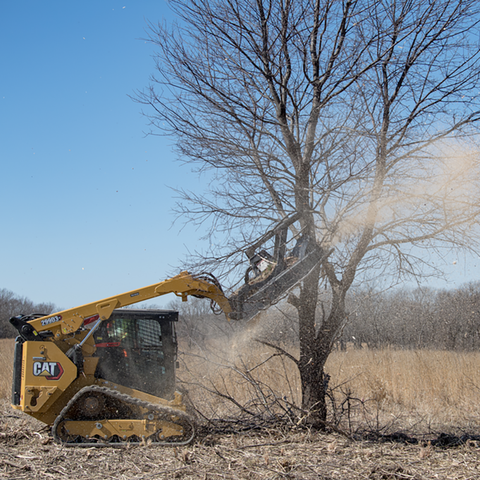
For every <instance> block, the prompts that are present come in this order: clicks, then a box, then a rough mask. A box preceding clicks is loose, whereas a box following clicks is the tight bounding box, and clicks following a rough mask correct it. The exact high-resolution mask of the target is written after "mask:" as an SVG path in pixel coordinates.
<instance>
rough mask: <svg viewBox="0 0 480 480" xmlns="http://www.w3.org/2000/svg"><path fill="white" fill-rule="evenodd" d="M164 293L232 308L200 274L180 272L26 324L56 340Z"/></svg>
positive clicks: (225, 298)
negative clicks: (118, 309) (49, 334)
mask: <svg viewBox="0 0 480 480" xmlns="http://www.w3.org/2000/svg"><path fill="white" fill-rule="evenodd" d="M167 293H175V295H177V296H180V297H182V300H183V301H186V300H187V297H188V296H189V295H194V296H197V297H206V298H209V299H211V300H213V301H214V302H215V303H217V304H218V305H219V306H220V308H221V309H222V310H223V312H224V313H225V315H226V316H227V317H228V315H229V314H230V313H231V311H232V308H231V306H230V303H229V301H228V299H227V297H225V295H224V294H223V292H222V289H221V288H220V286H219V285H216V284H215V283H214V282H211V281H209V280H208V279H205V278H203V277H197V276H193V275H191V274H190V273H188V272H182V273H180V274H179V275H176V276H175V277H172V278H169V279H167V280H164V281H163V282H160V283H155V284H153V285H149V286H147V287H143V288H140V289H137V290H132V291H130V292H125V293H122V294H120V295H115V296H113V297H108V298H104V299H103V300H98V301H96V302H92V303H87V304H85V305H81V306H79V307H75V308H70V309H68V310H63V311H61V312H57V313H52V314H50V315H46V316H44V317H40V318H35V319H33V320H30V321H29V322H28V323H29V324H30V325H31V326H32V327H33V328H34V329H35V331H36V332H42V331H46V330H48V331H50V332H52V334H53V337H54V338H55V339H59V338H60V337H62V336H64V335H69V334H71V333H74V332H76V331H77V330H78V329H79V328H80V327H81V326H82V325H83V324H84V323H85V324H87V323H90V322H93V321H96V320H102V321H103V320H107V319H108V318H109V317H110V315H111V314H112V312H113V310H115V309H116V308H121V307H125V306H127V305H132V304H134V303H138V302H143V301H144V300H149V299H151V298H155V297H158V296H161V295H166V294H167Z"/></svg>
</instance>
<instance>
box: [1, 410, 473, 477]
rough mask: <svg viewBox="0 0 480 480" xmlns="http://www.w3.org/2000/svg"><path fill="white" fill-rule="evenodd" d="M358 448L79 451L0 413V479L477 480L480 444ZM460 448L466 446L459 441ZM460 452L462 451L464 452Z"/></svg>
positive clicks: (204, 442)
mask: <svg viewBox="0 0 480 480" xmlns="http://www.w3.org/2000/svg"><path fill="white" fill-rule="evenodd" d="M448 439H449V441H446V442H442V441H440V442H438V438H437V439H436V441H435V439H434V440H433V441H432V442H428V441H427V440H426V439H422V440H421V441H419V442H418V443H415V444H412V443H406V442H405V440H411V438H406V437H405V438H402V436H399V437H395V436H393V437H389V438H380V439H379V438H372V439H370V440H352V439H349V438H346V437H344V436H342V435H339V434H336V433H330V434H321V433H311V432H307V431H291V432H288V433H285V432H278V431H275V430H269V431H267V432H262V433H258V432H256V433H254V432H250V433H242V434H228V435H227V434H223V435H222V434H206V435H203V436H201V437H200V438H198V439H197V440H196V441H195V442H194V443H193V444H192V445H190V446H188V447H178V448H173V447H168V448H167V447H155V446H149V445H145V446H136V447H120V448H110V447H108V448H72V447H61V446H59V445H56V444H54V443H52V440H51V438H50V436H49V435H48V431H47V430H46V429H45V428H43V425H42V424H40V423H37V422H35V421H33V420H31V419H30V418H29V417H28V416H26V415H23V414H21V413H19V412H16V411H13V410H11V409H9V408H8V406H7V405H2V408H0V478H8V479H49V478H53V479H63V478H70V479H71V480H83V479H89V480H91V479H125V480H130V479H136V480H140V479H176V478H191V479H202V480H206V479H212V480H213V479H299V480H300V479H302V480H307V479H312V480H313V479H324V480H327V479H346V480H349V479H375V480H377V479H415V480H421V479H478V478H480V442H479V441H478V440H477V439H476V437H470V438H467V437H465V438H463V439H461V440H462V441H453V440H455V438H454V437H448ZM457 440H459V438H457ZM458 444H460V445H458Z"/></svg>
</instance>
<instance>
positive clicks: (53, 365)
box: [33, 362, 63, 380]
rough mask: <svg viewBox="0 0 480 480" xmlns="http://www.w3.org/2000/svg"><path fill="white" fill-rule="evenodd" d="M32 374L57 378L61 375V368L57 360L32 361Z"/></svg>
mask: <svg viewBox="0 0 480 480" xmlns="http://www.w3.org/2000/svg"><path fill="white" fill-rule="evenodd" d="M33 374H34V375H35V376H36V377H45V378H46V379H47V380H58V379H59V378H60V377H61V376H62V375H63V368H62V366H61V365H60V364H59V363H58V362H34V363H33Z"/></svg>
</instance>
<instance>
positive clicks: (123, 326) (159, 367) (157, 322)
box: [94, 308, 178, 400]
mask: <svg viewBox="0 0 480 480" xmlns="http://www.w3.org/2000/svg"><path fill="white" fill-rule="evenodd" d="M176 321H178V312H176V311H174V310H147V309H128V308H127V309H118V310H114V311H113V313H112V315H111V316H110V318H109V319H108V320H106V321H105V322H102V323H101V324H100V326H99V328H98V330H97V331H96V332H95V334H94V338H95V346H96V347H97V351H96V352H95V356H97V357H99V358H100V361H99V362H98V367H97V371H96V373H95V375H96V377H98V378H102V379H104V380H108V381H110V382H113V383H118V384H119V385H123V386H125V387H129V388H133V389H135V390H140V391H142V392H145V393H149V394H151V395H155V396H158V397H161V398H165V399H167V400H169V399H172V398H173V397H174V392H175V366H176V359H177V340H176V336H175V322H176Z"/></svg>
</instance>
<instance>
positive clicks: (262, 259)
mask: <svg viewBox="0 0 480 480" xmlns="http://www.w3.org/2000/svg"><path fill="white" fill-rule="evenodd" d="M293 221H294V219H290V221H289V222H288V223H287V222H283V223H282V224H280V225H279V226H278V227H277V228H275V229H274V230H272V231H271V232H269V234H267V235H265V236H264V237H262V239H261V240H260V241H259V242H257V243H256V244H255V245H253V246H252V247H250V248H249V249H248V250H247V251H246V255H247V256H248V258H249V260H250V267H249V268H248V269H247V272H246V275H245V284H244V285H243V286H242V287H241V288H240V289H239V290H237V291H236V292H235V293H234V294H233V295H232V296H231V297H230V298H229V301H230V304H231V307H232V310H233V312H232V313H230V315H229V317H230V318H231V319H233V320H250V319H251V318H253V317H254V316H255V315H257V314H258V313H259V312H260V311H261V310H264V309H265V308H268V307H269V306H271V305H274V304H275V303H277V302H278V301H279V300H280V299H281V298H282V297H283V296H284V295H285V294H286V293H287V292H288V291H289V290H290V289H292V288H293V287H294V286H295V285H297V284H298V283H299V282H301V281H302V280H303V279H304V278H305V277H306V276H307V275H308V274H309V273H310V272H311V271H312V270H313V269H314V268H315V267H316V266H317V265H318V264H319V263H320V262H322V261H323V260H324V259H325V258H327V257H328V255H329V254H330V252H328V253H325V252H324V250H323V249H322V248H321V247H319V246H318V245H317V244H316V242H314V241H309V240H308V238H307V237H300V239H299V240H298V241H297V244H296V245H295V247H294V248H293V250H292V251H291V252H289V253H288V254H287V252H286V240H287V233H288V231H287V230H288V226H289V225H290V224H291V223H293ZM273 236H275V247H274V253H273V255H270V254H269V253H268V252H266V251H265V250H260V251H259V252H258V253H254V249H255V248H258V246H259V244H263V243H265V242H266V241H267V240H269V239H270V238H272V237H273Z"/></svg>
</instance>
